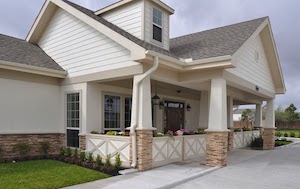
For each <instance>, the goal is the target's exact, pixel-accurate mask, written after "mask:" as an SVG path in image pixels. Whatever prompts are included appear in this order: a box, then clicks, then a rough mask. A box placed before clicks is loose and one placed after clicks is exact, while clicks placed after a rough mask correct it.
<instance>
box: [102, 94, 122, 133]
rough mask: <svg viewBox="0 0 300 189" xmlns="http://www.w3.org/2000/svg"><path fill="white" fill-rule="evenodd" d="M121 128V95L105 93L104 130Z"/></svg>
mask: <svg viewBox="0 0 300 189" xmlns="http://www.w3.org/2000/svg"><path fill="white" fill-rule="evenodd" d="M120 129H121V97H120V96H111V95H105V97H104V130H120Z"/></svg>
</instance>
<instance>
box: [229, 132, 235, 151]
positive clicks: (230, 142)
mask: <svg viewBox="0 0 300 189" xmlns="http://www.w3.org/2000/svg"><path fill="white" fill-rule="evenodd" d="M233 137H234V129H230V132H229V133H228V151H232V150H233Z"/></svg>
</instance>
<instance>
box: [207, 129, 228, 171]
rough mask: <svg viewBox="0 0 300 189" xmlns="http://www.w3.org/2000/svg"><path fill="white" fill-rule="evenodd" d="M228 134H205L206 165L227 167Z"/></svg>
mask: <svg viewBox="0 0 300 189" xmlns="http://www.w3.org/2000/svg"><path fill="white" fill-rule="evenodd" d="M227 149H228V132H207V135H206V165H208V166H220V167H224V166H226V165H227Z"/></svg>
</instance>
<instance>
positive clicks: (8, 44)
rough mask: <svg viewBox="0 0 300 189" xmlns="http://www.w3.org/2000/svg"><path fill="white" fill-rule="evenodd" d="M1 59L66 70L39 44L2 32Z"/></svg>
mask: <svg viewBox="0 0 300 189" xmlns="http://www.w3.org/2000/svg"><path fill="white" fill-rule="evenodd" d="M0 60H4V61H8V62H14V63H20V64H26V65H30V66H37V67H42V68H48V69H52V70H58V71H64V70H63V69H62V68H61V67H60V66H59V65H58V64H57V63H56V62H55V61H54V60H52V58H50V57H49V56H48V55H47V54H46V53H45V52H44V51H43V50H42V49H41V48H40V47H38V46H37V45H34V44H31V43H28V42H26V41H25V40H22V39H17V38H13V37H10V36H6V35H2V34H0Z"/></svg>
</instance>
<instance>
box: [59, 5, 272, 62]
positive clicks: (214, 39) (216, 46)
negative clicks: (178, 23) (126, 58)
mask: <svg viewBox="0 0 300 189" xmlns="http://www.w3.org/2000/svg"><path fill="white" fill-rule="evenodd" d="M64 2H66V3H68V4H69V5H71V6H72V7H74V8H76V9H77V10H79V11H81V12H83V13H84V14H86V15H88V16H89V17H91V18H93V19H95V20H97V21H99V22H100V23H102V24H103V25H105V26H107V27H109V28H111V29H112V30H114V31H116V32H117V33H119V34H121V35H122V36H123V37H125V38H127V39H129V40H131V41H133V42H134V43H136V44H138V45H140V46H141V47H143V48H145V49H147V50H152V51H155V52H158V53H161V54H164V55H168V56H171V57H174V58H177V59H180V58H183V59H187V58H192V59H193V60H198V59H204V58H212V57H218V56H224V55H233V54H234V53H235V52H236V51H237V50H238V49H239V48H240V47H241V46H242V45H243V44H244V43H245V42H246V40H247V39H248V38H249V37H250V36H251V35H252V34H253V33H254V32H255V31H256V29H257V28H258V27H259V26H260V25H261V24H262V22H263V21H264V20H265V19H267V17H263V18H259V19H255V20H250V21H246V22H242V23H238V24H234V25H230V26H225V27H221V28H216V29H212V30H208V31H203V32H199V33H194V34H190V35H186V36H181V37H177V38H173V39H170V51H168V50H166V49H163V48H160V47H157V46H155V45H152V44H150V43H148V42H146V41H143V40H141V39H139V38H137V37H135V36H133V35H131V34H130V33H128V32H126V31H124V30H123V29H121V28H119V27H118V26H116V25H114V24H112V23H110V22H108V21H106V20H105V19H104V18H102V17H101V16H97V15H95V14H94V12H93V11H91V10H89V9H86V8H84V7H81V6H80V5H77V4H75V3H72V2H69V1H68V0H64Z"/></svg>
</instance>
